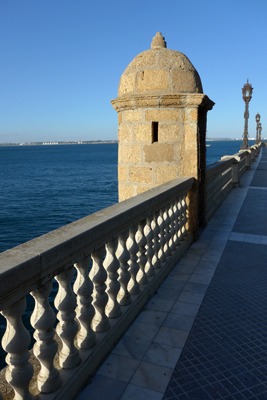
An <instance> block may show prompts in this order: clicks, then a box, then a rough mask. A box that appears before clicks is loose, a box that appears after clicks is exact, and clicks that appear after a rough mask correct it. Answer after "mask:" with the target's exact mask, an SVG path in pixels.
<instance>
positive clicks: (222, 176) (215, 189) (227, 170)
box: [206, 144, 261, 222]
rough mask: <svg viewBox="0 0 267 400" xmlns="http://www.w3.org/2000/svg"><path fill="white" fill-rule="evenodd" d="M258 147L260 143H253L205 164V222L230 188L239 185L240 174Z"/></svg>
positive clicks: (253, 159) (249, 162)
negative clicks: (247, 147) (246, 147)
mask: <svg viewBox="0 0 267 400" xmlns="http://www.w3.org/2000/svg"><path fill="white" fill-rule="evenodd" d="M260 147H261V144H259V145H254V146H252V147H250V148H249V149H248V150H242V151H240V152H239V153H236V154H233V155H231V156H224V157H222V158H221V160H220V161H217V162H216V163H213V164H210V165H208V166H207V169H206V222H208V221H209V220H210V218H211V217H212V215H213V214H214V213H215V211H216V210H217V208H218V207H219V206H220V204H221V203H222V202H223V200H224V199H225V198H226V196H227V195H228V194H229V192H230V191H231V190H232V188H233V187H239V185H240V178H241V176H242V175H243V174H244V173H245V172H246V170H247V169H249V168H250V165H251V163H252V162H253V161H255V158H256V157H257V155H258V154H259V151H260ZM252 154H253V156H252Z"/></svg>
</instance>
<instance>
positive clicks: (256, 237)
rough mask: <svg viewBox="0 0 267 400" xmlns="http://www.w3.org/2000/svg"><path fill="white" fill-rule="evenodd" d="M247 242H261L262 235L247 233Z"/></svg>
mask: <svg viewBox="0 0 267 400" xmlns="http://www.w3.org/2000/svg"><path fill="white" fill-rule="evenodd" d="M245 242H247V243H260V242H261V235H251V234H248V233H246V235H245Z"/></svg>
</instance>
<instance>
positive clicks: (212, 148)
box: [0, 141, 253, 252]
mask: <svg viewBox="0 0 267 400" xmlns="http://www.w3.org/2000/svg"><path fill="white" fill-rule="evenodd" d="M241 143H242V142H241V141H207V164H212V163H213V162H216V161H218V160H219V159H220V158H221V157H222V156H223V155H231V154H234V153H236V152H238V151H239V149H240V145H241ZM251 144H253V142H252V143H251ZM117 160H118V145H117V143H105V144H104V143H103V144H80V145H78V144H74V145H46V146H45V145H40V146H0V171H1V174H0V252H3V251H5V250H7V249H10V248H12V247H14V246H17V245H19V244H21V243H24V242H26V241H28V240H31V239H33V238H35V237H37V236H40V235H43V234H44V233H47V232H50V231H52V230H54V229H57V228H59V227H61V226H63V225H66V224H68V223H70V222H73V221H75V220H77V219H80V218H83V217H85V216H87V215H89V214H92V213H94V212H96V211H99V210H100V209H103V208H105V207H108V206H110V205H112V204H115V203H117V201H118V192H117V187H118V180H117Z"/></svg>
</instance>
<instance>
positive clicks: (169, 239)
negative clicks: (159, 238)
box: [163, 207, 172, 257]
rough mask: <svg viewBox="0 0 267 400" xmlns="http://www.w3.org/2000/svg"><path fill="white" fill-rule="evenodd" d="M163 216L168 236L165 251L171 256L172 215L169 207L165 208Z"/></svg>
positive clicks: (166, 235) (166, 236)
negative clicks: (170, 215) (169, 212)
mask: <svg viewBox="0 0 267 400" xmlns="http://www.w3.org/2000/svg"><path fill="white" fill-rule="evenodd" d="M163 218H164V220H165V224H166V227H165V232H166V233H165V238H166V244H165V247H164V251H165V254H166V256H167V257H170V256H171V255H172V252H171V249H170V241H171V233H170V217H169V214H168V207H165V208H164V212H163Z"/></svg>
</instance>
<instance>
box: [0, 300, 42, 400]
mask: <svg viewBox="0 0 267 400" xmlns="http://www.w3.org/2000/svg"><path fill="white" fill-rule="evenodd" d="M25 308H26V299H25V297H23V298H22V299H20V300H18V301H16V302H15V303H14V304H12V305H11V306H9V307H7V308H6V309H5V310H3V311H1V314H2V315H3V316H4V317H5V318H6V320H7V326H6V331H5V334H4V336H3V339H2V347H3V349H4V350H5V351H6V352H7V353H8V354H7V356H6V362H7V364H8V368H7V370H6V380H7V382H8V383H9V384H10V385H11V386H12V388H13V389H14V392H15V396H14V399H15V400H31V399H33V398H34V397H33V395H32V394H31V393H30V392H29V383H30V380H31V378H32V376H33V366H32V365H31V364H30V363H29V362H28V360H29V357H30V352H29V351H28V350H27V348H28V346H29V345H30V342H31V336H30V334H29V332H28V331H27V329H26V328H25V326H24V325H23V323H22V319H21V316H22V314H23V312H24V311H25Z"/></svg>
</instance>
